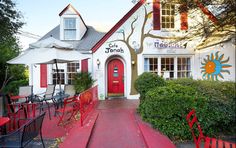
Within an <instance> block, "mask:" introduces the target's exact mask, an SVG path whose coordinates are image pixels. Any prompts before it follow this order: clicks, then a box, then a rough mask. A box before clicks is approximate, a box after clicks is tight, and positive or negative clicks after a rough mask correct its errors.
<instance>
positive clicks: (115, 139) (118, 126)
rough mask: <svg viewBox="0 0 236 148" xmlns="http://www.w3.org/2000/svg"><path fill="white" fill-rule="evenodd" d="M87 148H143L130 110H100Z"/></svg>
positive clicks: (141, 139)
mask: <svg viewBox="0 0 236 148" xmlns="http://www.w3.org/2000/svg"><path fill="white" fill-rule="evenodd" d="M88 147H89V148H97V147H102V148H122V147H123V148H131V147H133V148H144V147H146V145H145V142H144V139H143V137H142V134H141V133H140V130H139V128H138V126H137V124H136V123H135V122H134V111H133V110H132V109H107V110H100V111H99V117H98V119H97V121H96V124H95V127H94V130H93V133H92V136H91V139H90V141H89V144H88Z"/></svg>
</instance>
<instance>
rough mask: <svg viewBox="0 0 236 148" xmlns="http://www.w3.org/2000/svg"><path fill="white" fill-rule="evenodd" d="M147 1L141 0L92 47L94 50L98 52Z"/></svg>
mask: <svg viewBox="0 0 236 148" xmlns="http://www.w3.org/2000/svg"><path fill="white" fill-rule="evenodd" d="M144 3H145V0H140V1H139V2H138V3H137V4H136V5H135V6H134V7H133V8H132V9H131V10H130V11H129V12H128V13H127V14H126V15H125V16H124V17H123V18H122V19H121V20H120V21H119V22H118V23H117V24H116V25H115V26H114V27H112V28H111V30H110V31H108V32H107V34H106V35H104V36H103V38H102V39H101V40H100V41H99V42H97V44H95V46H94V47H93V48H92V51H93V52H96V51H97V49H98V48H99V47H101V45H102V44H103V43H104V42H105V41H106V40H107V39H108V38H109V37H110V36H111V35H112V34H113V33H114V32H115V31H116V30H117V29H118V28H120V26H121V25H123V24H124V23H125V22H126V21H127V20H128V19H129V17H130V16H131V15H132V14H134V13H135V12H136V11H137V10H138V9H139V8H140V7H141V6H142V5H143V4H144Z"/></svg>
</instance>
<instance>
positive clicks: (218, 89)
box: [168, 78, 236, 101]
mask: <svg viewBox="0 0 236 148" xmlns="http://www.w3.org/2000/svg"><path fill="white" fill-rule="evenodd" d="M170 83H172V84H173V83H174V84H181V85H184V86H190V87H192V88H194V89H195V90H196V91H197V92H198V93H200V94H202V95H203V96H204V97H206V98H207V99H211V100H221V101H222V100H224V101H233V99H234V98H235V94H236V90H235V83H234V82H220V81H207V80H193V79H187V78H184V79H175V80H170V81H168V84H170Z"/></svg>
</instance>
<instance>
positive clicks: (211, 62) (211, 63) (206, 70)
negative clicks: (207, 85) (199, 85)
mask: <svg viewBox="0 0 236 148" xmlns="http://www.w3.org/2000/svg"><path fill="white" fill-rule="evenodd" d="M203 60H204V62H201V64H202V67H201V69H202V70H201V73H202V74H203V75H202V78H203V79H208V80H218V77H220V78H222V79H224V76H223V73H228V74H230V71H229V70H226V69H225V68H229V67H232V65H229V64H226V63H227V62H229V57H228V58H227V59H224V54H221V55H220V56H219V51H217V52H216V53H215V55H214V54H213V53H211V55H207V58H205V59H203Z"/></svg>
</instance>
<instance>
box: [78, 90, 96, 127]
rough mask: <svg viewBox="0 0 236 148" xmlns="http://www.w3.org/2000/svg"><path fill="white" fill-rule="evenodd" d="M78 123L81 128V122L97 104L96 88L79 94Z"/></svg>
mask: <svg viewBox="0 0 236 148" xmlns="http://www.w3.org/2000/svg"><path fill="white" fill-rule="evenodd" d="M79 97H80V99H79V100H80V123H81V126H83V122H84V120H85V119H86V117H87V116H88V114H89V113H90V112H91V111H92V110H93V109H94V106H95V105H96V104H97V102H98V88H97V86H94V87H92V88H89V89H87V90H85V91H83V92H82V93H81V94H80V96H79Z"/></svg>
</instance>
